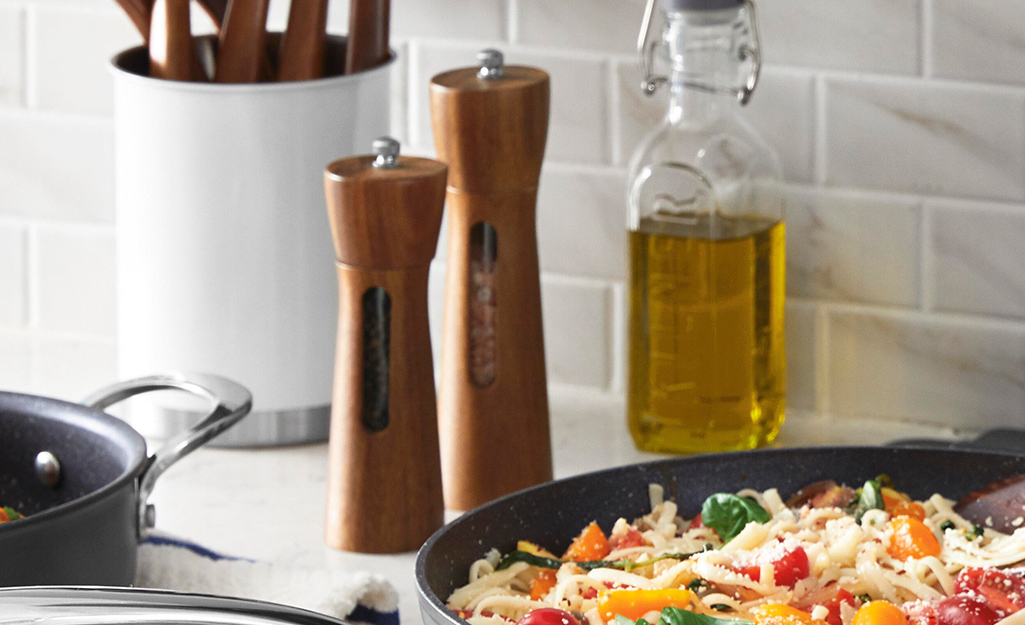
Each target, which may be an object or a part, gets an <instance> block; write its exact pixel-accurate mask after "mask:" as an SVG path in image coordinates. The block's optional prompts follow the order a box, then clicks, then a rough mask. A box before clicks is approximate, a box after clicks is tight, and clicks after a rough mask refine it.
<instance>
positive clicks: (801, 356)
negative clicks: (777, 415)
mask: <svg viewBox="0 0 1025 625" xmlns="http://www.w3.org/2000/svg"><path fill="white" fill-rule="evenodd" d="M817 317H818V312H817V310H816V307H815V304H813V303H809V302H793V301H792V302H789V303H787V309H786V316H785V317H784V319H785V324H786V349H787V409H798V410H814V409H815V383H816V380H817V376H816V372H815V368H816V362H817V358H816V352H817V348H818V338H817V332H818V330H817V325H818V324H817V322H816V318H817Z"/></svg>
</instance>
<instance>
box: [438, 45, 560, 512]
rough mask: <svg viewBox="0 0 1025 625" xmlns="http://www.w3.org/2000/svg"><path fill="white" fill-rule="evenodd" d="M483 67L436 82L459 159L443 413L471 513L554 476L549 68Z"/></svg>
mask: <svg viewBox="0 0 1025 625" xmlns="http://www.w3.org/2000/svg"><path fill="white" fill-rule="evenodd" d="M478 59H479V60H480V61H481V66H480V67H469V68H464V69H457V70H453V71H450V72H445V73H442V74H439V75H437V76H435V77H434V78H433V79H432V80H431V119H432V124H433V128H434V144H435V147H436V148H437V151H438V157H439V158H440V159H441V160H442V161H444V162H446V163H448V165H449V178H448V196H447V197H448V216H449V235H448V252H447V254H448V256H447V259H446V265H447V275H446V282H445V314H444V325H443V334H442V350H441V357H442V358H441V383H440V389H439V404H438V418H439V427H440V435H441V456H442V474H443V475H444V484H445V504H446V506H447V507H448V508H450V509H455V510H468V509H470V508H473V507H475V506H478V505H480V504H482V503H484V502H486V501H490V500H492V499H494V498H496V497H500V496H502V495H505V494H507V493H510V492H513V491H515V490H519V489H521V488H526V487H527V486H532V485H534V484H539V483H541V482H545V481H548V480H550V479H551V478H552V450H551V440H550V436H549V428H548V392H547V387H546V378H545V355H544V337H543V333H542V328H541V285H540V277H539V267H538V257H537V230H536V225H535V212H536V211H535V208H536V202H537V185H538V178H539V177H540V175H541V160H542V157H543V156H544V151H545V141H546V139H547V135H548V104H549V90H548V74H546V73H545V72H543V71H541V70H539V69H535V68H531V67H513V66H509V67H504V66H503V60H502V55H501V53H500V52H498V51H496V50H485V51H483V52H481V53H480V54H478Z"/></svg>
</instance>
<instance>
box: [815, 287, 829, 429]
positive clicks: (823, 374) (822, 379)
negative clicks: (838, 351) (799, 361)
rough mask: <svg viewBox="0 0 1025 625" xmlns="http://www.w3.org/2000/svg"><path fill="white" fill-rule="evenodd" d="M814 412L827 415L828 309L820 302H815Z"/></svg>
mask: <svg viewBox="0 0 1025 625" xmlns="http://www.w3.org/2000/svg"><path fill="white" fill-rule="evenodd" d="M815 344H816V350H815V381H814V388H815V413H816V414H819V415H829V410H830V408H831V403H832V398H831V397H830V393H829V376H830V374H831V372H830V367H829V311H828V307H827V306H826V305H825V304H823V303H822V302H816V304H815Z"/></svg>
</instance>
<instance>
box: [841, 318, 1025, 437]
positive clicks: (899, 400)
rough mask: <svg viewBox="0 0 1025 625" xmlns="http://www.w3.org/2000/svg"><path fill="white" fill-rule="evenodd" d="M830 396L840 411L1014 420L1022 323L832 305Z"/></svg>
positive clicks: (1023, 380) (1018, 413) (1024, 367)
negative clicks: (970, 321)
mask: <svg viewBox="0 0 1025 625" xmlns="http://www.w3.org/2000/svg"><path fill="white" fill-rule="evenodd" d="M828 341H829V349H830V355H829V375H830V378H829V397H830V405H831V409H832V412H833V413H834V414H836V415H837V416H841V417H878V418H893V419H903V420H909V421H920V422H926V423H933V424H939V425H952V426H963V427H970V428H985V427H998V426H1016V427H1020V426H1021V424H1022V419H1025V328H1019V327H1016V326H1015V327H1005V326H1003V325H999V326H995V325H993V326H991V325H969V324H966V323H962V322H956V321H951V320H947V319H942V318H925V317H923V316H921V315H915V316H909V317H901V316H891V315H886V316H883V315H875V314H870V313H860V312H839V311H838V312H834V313H833V314H831V315H830V317H829V337H828Z"/></svg>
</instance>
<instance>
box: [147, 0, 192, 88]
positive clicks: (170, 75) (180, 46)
mask: <svg viewBox="0 0 1025 625" xmlns="http://www.w3.org/2000/svg"><path fill="white" fill-rule="evenodd" d="M149 56H150V63H149V73H150V76H151V77H153V78H163V79H165V80H195V77H196V73H195V71H196V68H197V67H198V66H199V59H198V58H197V57H196V51H195V48H194V47H193V43H192V22H191V20H190V18H189V0H156V2H155V3H154V4H153V17H152V19H151V21H150V30H149Z"/></svg>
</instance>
